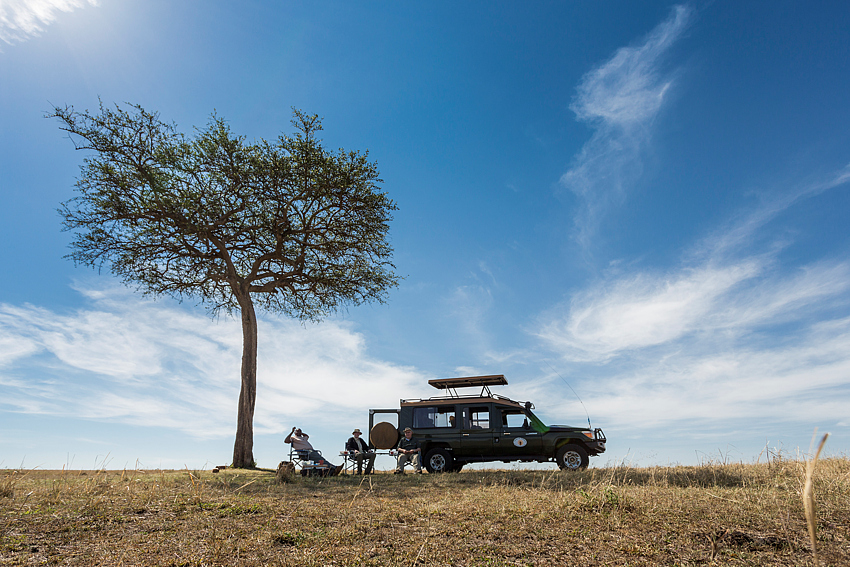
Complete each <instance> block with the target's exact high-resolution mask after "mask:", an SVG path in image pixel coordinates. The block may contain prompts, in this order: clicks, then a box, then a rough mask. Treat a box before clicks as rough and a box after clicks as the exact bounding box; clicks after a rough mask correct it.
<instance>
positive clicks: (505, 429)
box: [495, 406, 543, 456]
mask: <svg viewBox="0 0 850 567" xmlns="http://www.w3.org/2000/svg"><path fill="white" fill-rule="evenodd" d="M495 409H496V412H497V413H498V423H499V427H500V435H499V436H498V437H497V439H498V448H497V451H498V454H500V455H517V456H524V455H529V456H531V455H541V454H542V453H543V436H542V435H540V433H538V432H537V431H535V430H534V429H532V428H531V425H530V424H529V422H528V418H527V417H526V416H525V413H524V412H523V411H522V410H521V409H519V408H509V407H499V406H496V408H495Z"/></svg>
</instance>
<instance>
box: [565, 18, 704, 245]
mask: <svg viewBox="0 0 850 567" xmlns="http://www.w3.org/2000/svg"><path fill="white" fill-rule="evenodd" d="M690 15H691V10H690V9H689V8H687V7H685V6H677V7H676V8H674V10H673V13H672V14H671V16H670V17H669V18H668V19H667V20H666V21H664V22H663V23H661V24H660V25H659V26H658V27H656V28H655V29H654V30H653V31H652V32H651V33H650V34H649V35H648V36H647V37H646V39H645V40H644V41H643V43H641V44H640V45H637V46H634V47H624V48H621V49H619V50H618V51H617V52H616V53H615V54H614V56H613V57H612V58H611V59H609V60H608V61H606V62H605V63H603V64H602V65H600V66H599V67H597V68H595V69H593V70H592V71H590V72H589V73H587V74H586V75H585V76H584V78H583V79H582V82H581V84H580V85H579V87H578V92H577V94H576V98H575V100H574V101H573V104H572V106H571V109H572V110H573V111H574V112H575V113H576V116H577V118H578V119H579V120H581V121H584V122H588V123H590V124H592V125H593V127H594V128H595V132H594V133H593V136H592V137H591V139H590V140H589V141H588V142H587V143H586V144H585V145H584V147H583V148H582V150H581V151H580V152H579V154H578V155H577V156H576V157H575V158H574V163H573V165H572V167H571V168H570V170H569V171H567V172H566V173H565V174H564V175H563V176H562V177H561V184H562V185H564V186H565V187H567V188H568V189H570V190H571V191H573V192H574V193H575V194H576V195H577V196H578V197H580V198H581V200H582V209H581V211H580V212H579V214H578V215H577V216H576V220H575V222H576V230H577V239H578V241H579V243H580V244H581V245H582V246H584V247H587V246H588V245H589V243H590V239H591V237H592V236H593V234H594V233H595V232H596V229H597V227H598V223H599V221H600V218H601V217H602V216H603V215H604V214H605V212H606V211H607V210H609V209H610V208H611V207H612V206H614V205H617V204H620V203H622V202H623V200H624V198H625V194H626V190H627V188H628V186H629V184H630V183H631V182H633V181H634V180H635V179H636V178H637V177H638V176H639V175H640V174H641V173H642V164H641V159H640V157H641V152H642V151H643V150H644V148H645V146H646V144H647V143H648V142H649V140H650V126H651V123H652V121H653V119H654V118H655V117H656V116H657V115H658V112H659V111H660V109H661V107H662V105H663V103H664V100H665V94H666V93H667V92H668V90H669V89H670V87H671V86H672V84H673V78H672V76H671V75H669V74H664V73H662V71H661V67H662V61H663V57H664V55H665V54H666V53H667V52H668V51H669V50H670V48H671V46H672V45H673V44H674V43H675V41H676V40H677V39H678V38H679V37H680V36H681V35H682V32H683V31H684V30H685V29H686V28H687V25H688V21H689V19H690Z"/></svg>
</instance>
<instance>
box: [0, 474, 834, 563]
mask: <svg viewBox="0 0 850 567" xmlns="http://www.w3.org/2000/svg"><path fill="white" fill-rule="evenodd" d="M805 468H806V464H805V463H804V462H799V461H784V460H780V459H774V460H772V461H771V462H770V463H767V464H756V465H743V464H739V465H735V464H725V465H723V464H708V465H704V466H700V467H654V468H628V467H620V468H601V469H591V470H588V471H585V472H582V473H563V472H560V471H557V470H551V471H515V470H512V471H466V472H462V473H459V474H445V475H419V476H413V475H405V476H403V477H399V476H393V475H388V474H379V475H374V476H371V477H362V478H361V477H336V478H327V479H312V478H310V479H304V478H301V477H295V478H294V479H292V481H290V482H287V483H285V484H278V483H277V482H276V481H275V475H274V473H271V472H262V471H254V472H242V471H232V470H226V471H223V472H221V473H219V474H216V475H213V474H211V473H209V472H197V471H193V472H189V471H182V472H181V471H108V472H107V471H97V472H94V471H88V472H80V471H77V472H63V471H25V472H22V471H11V470H8V471H0V565H37V564H38V565H40V564H48V565H49V564H63V565H169V566H202V565H291V566H302V565H304V566H311V565H376V566H377V565H399V566H411V565H418V564H422V565H465V566H466V565H468V566H472V565H476V566H478V565H480V566H485V565H489V566H495V565H565V564H573V565H795V566H796V565H812V564H813V557H812V553H811V551H812V550H811V545H810V543H809V541H808V532H807V527H806V518H805V515H804V511H803V506H802V500H801V494H802V491H803V486H804V482H805ZM813 494H814V497H815V498H816V499H817V501H818V507H817V522H818V534H817V537H818V557H819V559H820V562H821V564H822V565H835V566H838V565H850V526H848V524H850V460H848V459H823V460H821V461H820V462H819V463H818V470H817V473H816V474H815V476H814V479H813Z"/></svg>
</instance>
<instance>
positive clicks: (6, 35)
mask: <svg viewBox="0 0 850 567" xmlns="http://www.w3.org/2000/svg"><path fill="white" fill-rule="evenodd" d="M86 4H88V5H90V6H97V5H98V4H99V1H98V0H0V40H2V41H4V42H6V43H8V44H11V43H13V42H15V41H25V40H26V39H29V38H30V37H32V36H36V35H38V34H40V33H41V32H42V31H44V28H45V26H48V25H50V24H51V23H53V21H55V20H56V17H57V16H58V14H59V13H60V12H71V11H73V10H76V9H78V8H82V7H83V6H85V5H86Z"/></svg>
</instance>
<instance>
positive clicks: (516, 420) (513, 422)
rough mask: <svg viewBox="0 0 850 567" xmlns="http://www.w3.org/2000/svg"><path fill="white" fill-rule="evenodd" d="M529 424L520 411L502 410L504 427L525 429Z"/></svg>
mask: <svg viewBox="0 0 850 567" xmlns="http://www.w3.org/2000/svg"><path fill="white" fill-rule="evenodd" d="M527 423H528V422H527V421H526V417H525V414H523V413H522V412H521V411H520V410H502V426H503V427H516V428H521V427H524V426H525V425H526V424H527Z"/></svg>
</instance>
